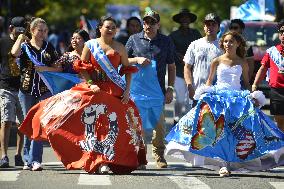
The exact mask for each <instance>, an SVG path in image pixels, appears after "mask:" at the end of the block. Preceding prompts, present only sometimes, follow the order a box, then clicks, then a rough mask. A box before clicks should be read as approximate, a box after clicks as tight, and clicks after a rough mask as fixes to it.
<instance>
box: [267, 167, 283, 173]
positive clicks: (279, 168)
mask: <svg viewBox="0 0 284 189" xmlns="http://www.w3.org/2000/svg"><path fill="white" fill-rule="evenodd" d="M270 171H276V172H284V167H283V166H282V167H275V168H273V169H270Z"/></svg>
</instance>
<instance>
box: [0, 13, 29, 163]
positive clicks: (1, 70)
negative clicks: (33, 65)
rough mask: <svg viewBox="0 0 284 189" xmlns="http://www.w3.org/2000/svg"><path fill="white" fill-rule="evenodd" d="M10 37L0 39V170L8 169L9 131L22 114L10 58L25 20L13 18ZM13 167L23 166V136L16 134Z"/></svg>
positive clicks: (16, 73)
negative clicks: (0, 154)
mask: <svg viewBox="0 0 284 189" xmlns="http://www.w3.org/2000/svg"><path fill="white" fill-rule="evenodd" d="M9 30H10V35H8V36H6V37H3V38H1V39H0V114H1V130H0V131H1V132H0V142H1V152H2V158H1V161H0V168H7V167H9V158H8V156H7V150H8V143H9V137H10V130H11V127H12V126H13V125H16V118H18V121H19V122H20V123H21V122H22V121H23V118H24V117H23V112H22V108H21V105H20V102H19V98H18V92H19V88H20V70H19V68H18V66H17V64H16V58H15V57H13V56H12V54H11V52H10V51H11V49H12V46H13V44H14V43H15V41H16V39H17V37H18V35H19V34H21V33H23V32H24V31H25V19H24V18H23V17H15V18H13V19H12V21H11V25H10V27H9ZM17 137H18V139H17V151H16V155H15V166H23V165H24V162H23V160H22V156H21V151H22V148H23V139H24V136H23V135H22V134H21V133H18V136H17Z"/></svg>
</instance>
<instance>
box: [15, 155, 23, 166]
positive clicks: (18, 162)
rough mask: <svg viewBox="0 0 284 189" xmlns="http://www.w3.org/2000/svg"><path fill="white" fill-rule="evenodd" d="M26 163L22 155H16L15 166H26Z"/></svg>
mask: <svg viewBox="0 0 284 189" xmlns="http://www.w3.org/2000/svg"><path fill="white" fill-rule="evenodd" d="M24 165H25V164H24V162H23V159H22V156H21V155H19V154H18V155H15V166H24Z"/></svg>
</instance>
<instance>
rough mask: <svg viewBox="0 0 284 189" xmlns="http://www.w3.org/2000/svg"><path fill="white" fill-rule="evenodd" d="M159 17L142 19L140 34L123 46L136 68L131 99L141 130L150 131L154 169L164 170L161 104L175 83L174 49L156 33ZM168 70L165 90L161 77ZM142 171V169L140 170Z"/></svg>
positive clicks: (151, 15)
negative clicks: (138, 117)
mask: <svg viewBox="0 0 284 189" xmlns="http://www.w3.org/2000/svg"><path fill="white" fill-rule="evenodd" d="M159 28H160V16H159V14H158V13H157V12H155V11H153V10H148V11H146V13H145V15H144V17H143V31H142V32H140V33H137V34H134V35H131V36H130V38H129V39H128V41H127V43H126V49H127V52H128V56H129V59H128V60H129V63H130V64H136V65H137V67H138V68H139V71H138V73H137V74H135V75H133V77H132V80H131V95H132V97H133V99H134V101H135V104H136V105H137V107H138V109H139V111H140V114H141V117H142V123H143V128H144V130H145V131H146V132H147V130H148V131H151V132H152V131H153V137H152V152H153V156H154V158H155V160H156V163H157V167H158V168H166V167H167V162H166V160H165V158H164V150H165V144H164V134H165V132H164V113H163V109H164V104H168V103H171V101H172V100H173V90H174V87H173V86H174V81H175V64H174V58H173V57H174V45H173V43H172V41H171V40H170V38H169V37H167V36H165V35H163V34H161V33H159ZM167 68H168V86H167V87H165V75H166V70H167ZM140 168H141V169H142V168H145V166H140Z"/></svg>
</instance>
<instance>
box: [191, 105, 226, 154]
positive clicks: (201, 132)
mask: <svg viewBox="0 0 284 189" xmlns="http://www.w3.org/2000/svg"><path fill="white" fill-rule="evenodd" d="M224 122H225V121H224V115H220V117H219V118H218V119H217V120H215V119H214V116H213V114H212V111H211V109H210V107H209V105H208V104H207V103H205V102H203V103H202V104H201V105H200V114H199V117H198V121H197V133H196V134H195V135H194V136H193V137H192V140H191V148H192V149H194V150H201V149H203V148H205V147H207V146H211V147H213V146H215V144H216V143H217V142H218V141H219V140H221V139H222V138H223V133H224Z"/></svg>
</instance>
